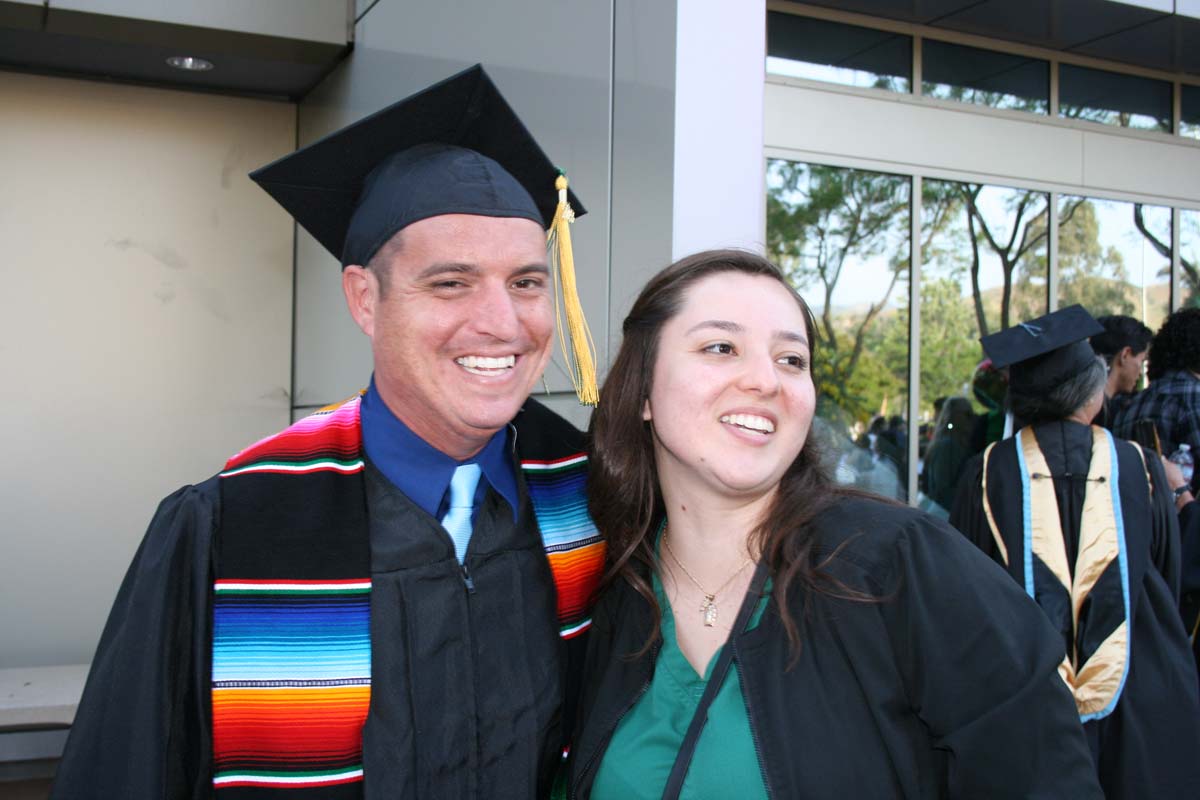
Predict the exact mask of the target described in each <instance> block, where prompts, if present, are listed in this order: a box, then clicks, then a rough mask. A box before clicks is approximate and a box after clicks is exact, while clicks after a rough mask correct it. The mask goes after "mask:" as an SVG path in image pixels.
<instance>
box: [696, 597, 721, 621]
mask: <svg viewBox="0 0 1200 800" xmlns="http://www.w3.org/2000/svg"><path fill="white" fill-rule="evenodd" d="M716 600H717V598H716V595H711V594H706V595H704V605H702V606H700V610H701V611H702V612H704V625H705V627H708V628H711V627H712V626H713V625H716V624H717V603H716Z"/></svg>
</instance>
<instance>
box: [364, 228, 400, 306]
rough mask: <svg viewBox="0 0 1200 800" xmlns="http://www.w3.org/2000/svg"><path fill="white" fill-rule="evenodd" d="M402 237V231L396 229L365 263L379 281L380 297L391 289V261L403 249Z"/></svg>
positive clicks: (384, 295)
mask: <svg viewBox="0 0 1200 800" xmlns="http://www.w3.org/2000/svg"><path fill="white" fill-rule="evenodd" d="M403 239H404V231H403V230H398V231H396V233H395V234H393V235H392V238H390V239H388V240H387V241H386V242H384V244H383V246H382V247H380V248H379V249H378V250H376V251H375V255H373V256H371V260H370V261H368V262H367V264H366V267H367V269H369V270H371V272H374V273H375V278H376V279H377V280H378V281H379V297H380V299H383V298H384V297H387V294H388V292H390V291H391V289H392V261H393V259H395V258H396V256H398V255H400V251H401V250H402V249H404V243H403Z"/></svg>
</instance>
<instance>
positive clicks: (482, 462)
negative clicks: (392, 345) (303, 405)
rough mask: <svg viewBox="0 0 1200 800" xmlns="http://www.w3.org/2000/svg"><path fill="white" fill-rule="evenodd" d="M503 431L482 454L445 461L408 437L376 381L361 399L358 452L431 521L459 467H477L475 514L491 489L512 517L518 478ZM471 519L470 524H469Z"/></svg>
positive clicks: (445, 499)
mask: <svg viewBox="0 0 1200 800" xmlns="http://www.w3.org/2000/svg"><path fill="white" fill-rule="evenodd" d="M510 427H511V426H508V425H506V426H504V427H503V428H501V429H500V430H499V431H497V432H496V433H495V435H493V436H492V438H491V439H489V440H488V443H487V444H486V445H484V447H483V449H482V450H480V451H479V452H478V453H476V454H475V455H473V456H472V457H471V458H468V459H467V460H466V461H462V462H460V461H455V460H454V459H453V458H451V457H450V456H448V455H446V454H445V453H443V452H442V451H441V450H438V449H437V448H436V447H434V446H433V445H431V444H429V443H428V442H426V441H425V440H424V439H422V438H421V437H420V436H417V434H415V433H413V432H412V430H410V429H409V427H408V426H407V425H405V424H404V423H403V422H401V421H400V419H399V418H398V417H397V416H396V415H395V414H393V413H392V411H391V409H389V408H388V407H387V404H386V403H384V402H383V398H381V397H380V396H379V392H378V391H376V389H375V378H374V377H372V378H371V385H370V387H369V388H368V389H367V393H366V394H365V395H364V396H363V399H362V437H363V449H364V450H366V452H367V457H368V458H370V459H371V462H372V463H373V464H374V465H375V466H376V467H378V468H379V471H380V472H382V473H383V474H384V477H386V478H387V479H388V480H389V481H391V482H392V484H393V485H394V486H395V487H396V488H397V489H399V490H400V491H402V492H404V494H405V495H407V496H408V498H409V499H410V500H412V501H413V502H414V503H416V504H417V505H418V506H420V507H421V508H422V509H424V510H425V511H426V512H428V513H429V515H430V516H432V517H433V518H434V519H441V518H442V516H444V514H445V512H446V507H447V506H446V504H447V503H448V502H449V500H448V490H449V488H450V476H451V475H453V474H454V470H455V468H456V467H458V465H459V464H460V463H462V464H467V463H471V462H474V463H477V464H479V467H480V469H481V470H482V471H483V478H484V479H483V480H481V481H479V485H478V486H477V487H476V488H475V511H474V515H477V514H478V513H479V508H480V506H482V504H483V498H484V495H485V494H486V493H487V487H488V485H489V484H490V485H491V487H492V488H493V489H495V490H496V492H497V494H499V495H500V496H501V497H502V498H504V500H505V502H507V503H508V507H509V508H510V509H512V512H513V520H514V522H515V521H516V517H517V475H516V470H515V468H514V467H513V460H512V457H511V456H510V454H509V453H510V450H511V448H510V446H509V428H510ZM474 515H473V516H472V519H474Z"/></svg>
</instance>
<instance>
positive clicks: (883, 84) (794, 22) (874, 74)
mask: <svg viewBox="0 0 1200 800" xmlns="http://www.w3.org/2000/svg"><path fill="white" fill-rule="evenodd" d="M767 72H771V73H774V74H776V75H787V76H790V77H795V78H811V79H813V80H818V81H829V82H830V83H840V84H843V85H846V86H864V87H871V88H875V89H887V90H888V91H892V92H908V91H909V90H910V86H911V85H912V37H910V36H903V35H901V34H898V33H889V32H887V31H878V30H874V29H872V28H860V27H858V26H857V25H843V24H841V23H839V22H826V21H825V20H819V19H809V18H808V17H798V16H796V15H795V14H784V13H782V12H779V11H769V12H767Z"/></svg>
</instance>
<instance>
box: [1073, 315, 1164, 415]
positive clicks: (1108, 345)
mask: <svg viewBox="0 0 1200 800" xmlns="http://www.w3.org/2000/svg"><path fill="white" fill-rule="evenodd" d="M1096 322H1098V323H1100V325H1101V327H1103V328H1104V330H1103V331H1101V332H1100V333H1097V334H1096V335H1095V336H1093V337H1092V338H1091V339H1090V340H1089V341H1090V344H1091V345H1092V350H1094V351H1095V352H1096V355H1098V356H1100V357H1101V358H1103V359H1104V364H1105V366H1106V367H1107V368H1108V381H1107V382H1106V383H1105V384H1104V405H1102V406H1101V407H1100V413H1099V414H1097V415H1096V418H1095V419H1094V420H1092V424H1093V425H1100V426H1102V427H1104V428H1108V429H1109V430H1112V426H1113V421H1114V420H1115V419H1116V416H1117V412H1118V411H1120V410H1121V409H1122V408H1124V407H1125V405H1126V404H1127V403H1128V402H1129V400H1130V398H1131V397H1132V396H1133V393H1134V392H1135V391H1137V385H1138V381H1140V380H1141V379H1142V365H1143V364H1144V363H1145V361H1146V355H1147V354H1148V353H1149V352H1150V340H1151V339H1153V338H1154V332H1153V331H1151V330H1150V329H1149V328H1147V327H1146V326H1145V325H1143V324H1142V323H1141V322H1139V321H1138V320H1136V319H1134V318H1133V317H1127V316H1124V315H1122V314H1110V315H1108V316H1105V317H1099V318H1098V319H1097V320H1096Z"/></svg>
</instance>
